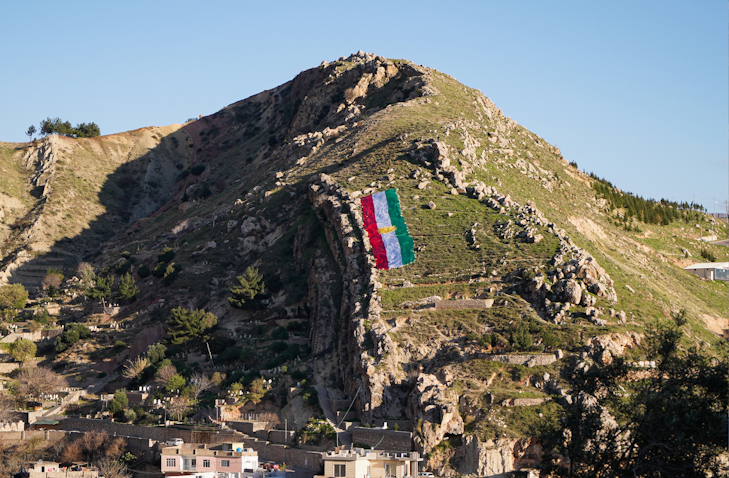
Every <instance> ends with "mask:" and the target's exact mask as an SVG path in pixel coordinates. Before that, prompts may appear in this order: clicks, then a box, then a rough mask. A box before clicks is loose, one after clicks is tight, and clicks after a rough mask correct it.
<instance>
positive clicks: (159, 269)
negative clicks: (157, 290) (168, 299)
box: [152, 262, 167, 279]
mask: <svg viewBox="0 0 729 478" xmlns="http://www.w3.org/2000/svg"><path fill="white" fill-rule="evenodd" d="M166 270H167V264H166V263H164V262H160V263H159V264H157V265H156V266H155V267H154V269H152V275H153V276H155V277H159V278H160V279H161V278H162V277H164V276H165V271H166Z"/></svg>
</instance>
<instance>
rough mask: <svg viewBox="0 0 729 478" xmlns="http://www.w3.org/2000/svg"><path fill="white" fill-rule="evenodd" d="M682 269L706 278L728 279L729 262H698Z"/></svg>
mask: <svg viewBox="0 0 729 478" xmlns="http://www.w3.org/2000/svg"><path fill="white" fill-rule="evenodd" d="M683 270H685V271H686V272H690V273H691V274H693V275H696V276H699V277H701V278H702V279H706V280H725V281H729V262H700V263H697V264H693V265H690V266H688V267H684V268H683Z"/></svg>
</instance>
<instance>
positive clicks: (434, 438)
mask: <svg viewBox="0 0 729 478" xmlns="http://www.w3.org/2000/svg"><path fill="white" fill-rule="evenodd" d="M408 415H409V416H410V417H411V418H412V419H413V420H416V421H419V420H422V425H423V429H422V432H423V433H422V437H416V438H415V442H416V444H417V445H418V446H419V447H420V448H421V450H422V451H423V452H425V453H428V452H430V451H431V450H432V449H433V448H435V446H436V445H437V444H438V443H440V442H441V441H442V440H443V438H444V437H445V436H446V435H461V434H463V419H462V418H461V415H460V414H459V411H458V394H457V393H455V391H453V390H451V389H449V388H448V387H447V386H446V385H445V384H444V383H442V382H441V381H440V380H438V379H437V378H436V377H435V375H427V374H421V375H420V376H419V377H418V379H417V383H416V385H415V390H414V391H413V393H412V394H411V395H410V402H409V403H408Z"/></svg>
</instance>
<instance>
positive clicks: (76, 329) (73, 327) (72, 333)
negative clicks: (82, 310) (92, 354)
mask: <svg viewBox="0 0 729 478" xmlns="http://www.w3.org/2000/svg"><path fill="white" fill-rule="evenodd" d="M90 335H91V331H90V330H89V328H88V327H86V326H85V325H84V324H79V323H75V322H72V323H70V324H66V327H65V329H64V331H63V333H62V334H61V335H59V336H58V338H57V339H56V344H55V345H56V352H63V351H64V350H66V349H67V348H69V347H70V346H71V345H73V344H75V343H76V342H78V341H79V340H81V339H85V338H88V337H89V336H90Z"/></svg>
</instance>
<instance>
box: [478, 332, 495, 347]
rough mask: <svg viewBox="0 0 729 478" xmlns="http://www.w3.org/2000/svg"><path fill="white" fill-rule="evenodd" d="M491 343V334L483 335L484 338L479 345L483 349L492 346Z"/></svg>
mask: <svg viewBox="0 0 729 478" xmlns="http://www.w3.org/2000/svg"><path fill="white" fill-rule="evenodd" d="M491 342H492V338H491V335H489V334H483V336H481V338H480V339H478V345H480V346H481V347H488V346H489V345H491Z"/></svg>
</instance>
